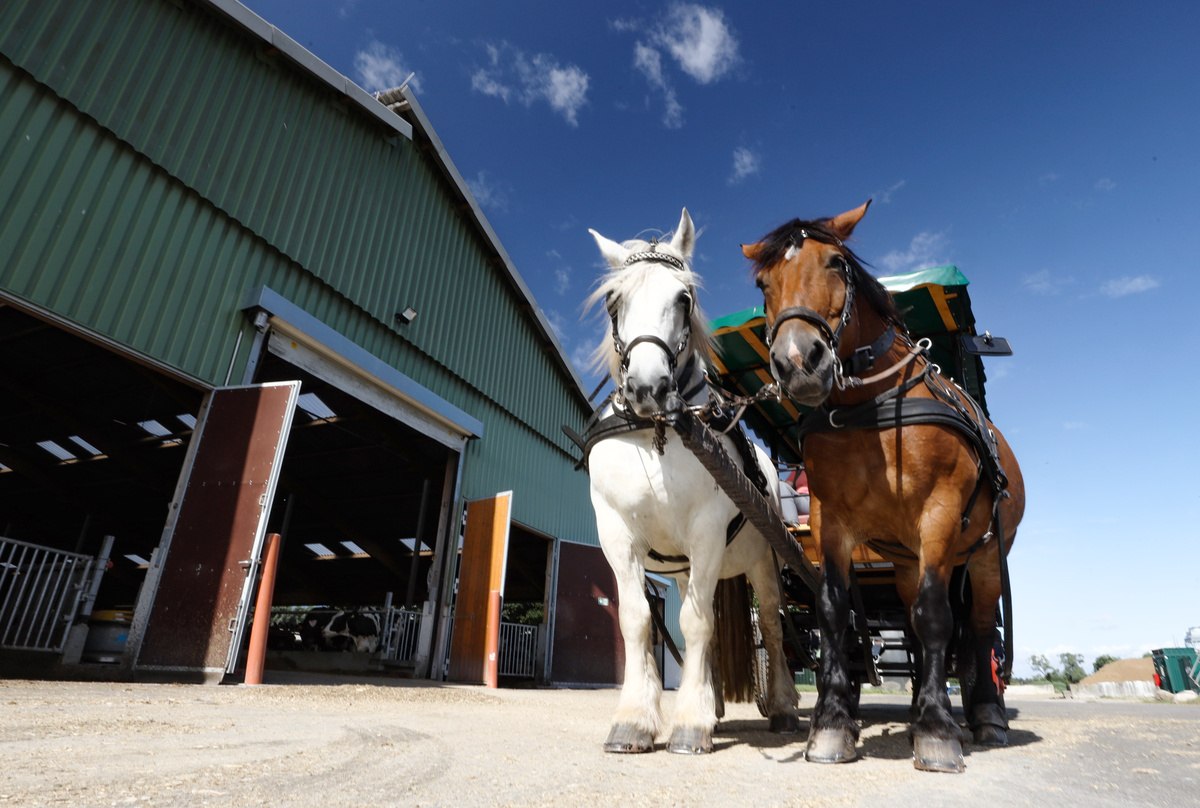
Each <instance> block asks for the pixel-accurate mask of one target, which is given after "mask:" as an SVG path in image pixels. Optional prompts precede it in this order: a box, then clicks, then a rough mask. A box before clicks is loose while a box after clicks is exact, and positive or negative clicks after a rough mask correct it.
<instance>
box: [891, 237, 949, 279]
mask: <svg viewBox="0 0 1200 808" xmlns="http://www.w3.org/2000/svg"><path fill="white" fill-rule="evenodd" d="M947 252H949V239H948V238H947V237H946V233H945V231H943V232H940V233H932V232H930V231H928V230H926V231H923V232H921V233H917V234H916V235H915V236H913V238H912V241H911V242H909V245H908V247H907V249H904V250H892V251H891V252H889V253H887V254H885V255H884V256H883V258H881V259H880V260H879V263H880V264H881V265H882V266H883V268H884V269H886V270H888V271H889V272H892V273H901V272H911V271H912V270H914V269H920V268H921V267H927V266H933V265H935V264H944V263H947V260H946V254H947Z"/></svg>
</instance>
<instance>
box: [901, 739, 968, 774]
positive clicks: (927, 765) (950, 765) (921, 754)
mask: <svg viewBox="0 0 1200 808" xmlns="http://www.w3.org/2000/svg"><path fill="white" fill-rule="evenodd" d="M913 766H914V767H916V768H917V769H920V770H921V771H923V772H947V773H949V774H958V773H959V772H961V771H962V770H963V769H965V768H966V764H965V763H963V753H962V743H960V742H959V741H958V739H957V738H934V737H931V736H928V735H918V736H916V737H915V738H913Z"/></svg>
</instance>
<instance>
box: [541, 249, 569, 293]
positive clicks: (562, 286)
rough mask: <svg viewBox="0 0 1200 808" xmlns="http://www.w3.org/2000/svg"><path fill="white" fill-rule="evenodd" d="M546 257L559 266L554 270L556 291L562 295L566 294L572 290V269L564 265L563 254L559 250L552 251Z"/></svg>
mask: <svg viewBox="0 0 1200 808" xmlns="http://www.w3.org/2000/svg"><path fill="white" fill-rule="evenodd" d="M546 257H547V258H549V259H550V260H551V261H552V262H553V263H555V264H558V266H557V267H555V269H554V291H555V292H557V293H558V294H560V295H563V294H566V292H567V290H568V289H570V288H571V267H570V266H569V265H564V264H563V263H562V260H563V259H562V254H561V253H559V251H558V250H550V251H549V252H547V253H546Z"/></svg>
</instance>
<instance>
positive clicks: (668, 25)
mask: <svg viewBox="0 0 1200 808" xmlns="http://www.w3.org/2000/svg"><path fill="white" fill-rule="evenodd" d="M609 25H610V26H611V27H612V28H613V30H616V31H620V32H622V33H627V32H633V33H636V34H639V39H638V41H637V42H635V43H634V46H633V66H634V67H635V68H637V70H638V71H640V72H641V73H642V75H643V76H645V77H646V81H647V82H648V83H649V85H650V88H651V89H652V90H654V91H655V94H657V95H659V96H661V98H662V105H663V112H662V121H663V125H664V126H666V127H667V128H668V129H678V128H680V127H682V126H683V104H681V103H680V101H679V96H678V94H677V93H676V91H675V86H674V83H673V82H672V80H671V77H670V76H669V75H668V72H667V70H666V67H665V65H664V59H663V55H664V54H666V55H667V56H669V57H670V59H671V60H673V61H674V63H675V64H676V65H678V67H679V69H680V70H682V71H683V72H684V73H686V74H687V75H689V76H691V77H692V78H693V79H695V80H696V81H697V82H699V83H700V84H711V83H712V82H714V81H717V80H718V79H720V78H722V77H723V76H725V75H726V74H727V73H729V71H731V70H732V69H733V68H734V67H735V66H736V65H737V64H738V61H739V57H738V41H737V37H736V36H735V35H734V33H733V30H732V29H731V28H730V27H729V25H728V24H727V23H726V22H725V15H724V14H723V13H722V12H721V10H720V9H718V8H708V7H705V6H700V5H696V4H694V3H676V4H675V5H673V6H671V8H670V9H669V10H668V11H667V13H666V15H665V16H662V17H661V18H660V19H658V20H656V21H655V22H652V23H646V22H643V21H640V20H636V19H624V18H623V19H618V20H614V21H611V22H610V23H609Z"/></svg>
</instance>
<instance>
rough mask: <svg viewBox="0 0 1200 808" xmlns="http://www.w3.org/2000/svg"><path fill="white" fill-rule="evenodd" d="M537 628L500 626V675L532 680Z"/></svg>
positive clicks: (514, 625) (502, 624)
mask: <svg viewBox="0 0 1200 808" xmlns="http://www.w3.org/2000/svg"><path fill="white" fill-rule="evenodd" d="M538 628H539V627H538V626H530V625H523V624H521V623H501V624H500V659H499V664H500V675H501V676H519V677H524V678H527V679H532V678H533V676H534V669H535V666H536V664H537V650H538Z"/></svg>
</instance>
